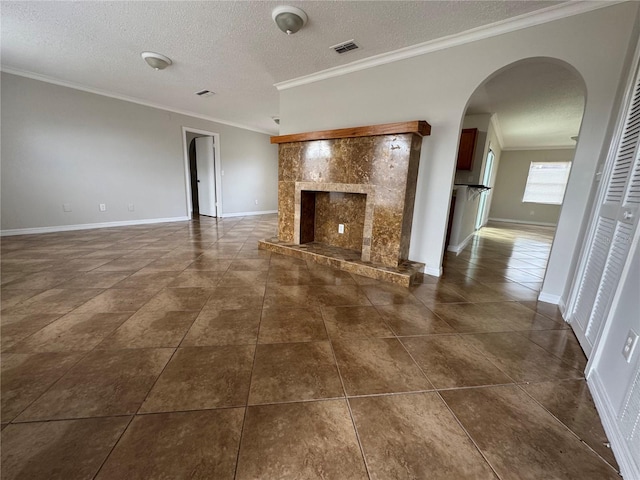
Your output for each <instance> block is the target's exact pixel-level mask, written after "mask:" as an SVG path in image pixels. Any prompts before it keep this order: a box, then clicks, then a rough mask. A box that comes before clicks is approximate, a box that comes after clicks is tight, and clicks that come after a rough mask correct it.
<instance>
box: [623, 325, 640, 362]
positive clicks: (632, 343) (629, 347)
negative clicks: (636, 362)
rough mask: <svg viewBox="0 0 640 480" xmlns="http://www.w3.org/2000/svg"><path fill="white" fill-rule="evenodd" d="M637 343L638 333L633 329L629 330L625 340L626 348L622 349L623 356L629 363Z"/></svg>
mask: <svg viewBox="0 0 640 480" xmlns="http://www.w3.org/2000/svg"><path fill="white" fill-rule="evenodd" d="M636 343H638V334H637V333H636V332H634V331H633V330H629V334H628V335H627V338H626V339H625V341H624V348H623V349H622V356H623V357H624V359H625V360H626V361H627V363H629V362H630V361H631V356H632V355H633V350H634V349H635V348H636Z"/></svg>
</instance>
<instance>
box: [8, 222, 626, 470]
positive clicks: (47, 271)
mask: <svg viewBox="0 0 640 480" xmlns="http://www.w3.org/2000/svg"><path fill="white" fill-rule="evenodd" d="M276 223H277V222H276V216H275V215H268V216H256V217H243V218H228V219H222V220H217V221H216V220H215V219H206V218H201V219H200V221H190V222H180V223H171V224H157V225H144V226H134V227H122V228H109V229H101V230H86V231H76V232H65V233H54V234H44V235H31V236H20V237H5V238H3V239H2V332H1V333H2V392H1V393H2V417H1V418H2V474H1V475H2V479H7V480H8V479H16V478H29V479H55V478H59V479H66V480H68V479H81V478H82V479H84V478H88V479H91V478H98V479H122V478H127V479H135V478H172V479H176V478H211V479H213V478H215V479H226V478H228V479H234V478H235V479H256V478H260V479H285V478H291V479H307V478H325V479H332V478H335V479H350V480H351V479H358V478H363V479H366V478H371V479H374V478H375V479H390V478H429V479H447V480H448V479H466V478H468V479H480V478H483V479H484V478H487V479H496V478H500V479H503V480H510V479H514V478H518V479H532V480H539V479H542V478H544V479H562V480H565V479H594V480H595V479H598V480H600V479H616V478H619V477H618V475H617V472H616V469H617V464H616V462H615V459H614V457H613V455H612V452H611V451H610V450H609V449H608V448H607V447H606V446H605V443H606V442H607V440H606V438H605V434H604V432H603V430H602V427H601V425H600V420H599V418H598V415H597V413H596V411H595V408H594V406H593V402H592V400H591V397H590V394H589V392H588V388H587V386H586V383H585V380H584V378H583V373H582V372H583V371H584V368H585V365H586V359H585V357H584V354H583V353H582V350H581V349H580V347H579V345H578V343H577V341H576V339H575V337H574V336H573V334H572V332H571V330H570V329H569V328H568V326H567V324H566V323H564V322H563V320H562V318H561V316H560V314H559V313H558V311H557V309H556V307H555V306H553V305H549V304H541V303H537V302H536V297H537V291H538V290H539V288H540V285H541V281H542V277H543V274H544V268H545V265H546V259H547V256H548V253H549V248H550V245H551V241H552V237H553V231H552V230H551V229H548V228H539V227H523V226H515V225H508V224H494V225H490V226H489V227H487V228H484V229H482V230H481V231H480V232H479V233H478V234H477V236H476V238H475V239H474V241H473V243H472V244H471V245H470V246H469V247H467V249H465V251H463V252H462V254H461V255H459V256H457V257H456V256H454V255H447V257H446V261H445V274H444V275H443V277H442V278H440V279H438V278H435V277H429V276H424V278H423V280H422V283H421V284H419V285H415V286H413V287H411V288H410V289H405V288H401V287H398V286H395V285H391V284H385V283H380V282H377V281H374V280H370V279H367V278H364V277H358V276H354V275H351V274H348V273H345V272H341V271H336V270H332V269H330V268H327V267H322V266H318V265H315V264H307V263H304V262H303V261H301V260H297V259H294V258H290V257H284V256H280V255H276V254H272V253H270V252H265V251H260V250H258V249H257V247H256V245H257V241H258V240H259V239H262V238H265V237H268V236H272V235H273V232H274V231H275V229H276Z"/></svg>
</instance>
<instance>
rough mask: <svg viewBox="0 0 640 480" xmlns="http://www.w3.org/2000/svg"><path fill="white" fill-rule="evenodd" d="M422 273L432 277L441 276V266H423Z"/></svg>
mask: <svg viewBox="0 0 640 480" xmlns="http://www.w3.org/2000/svg"><path fill="white" fill-rule="evenodd" d="M424 273H426V274H427V275H431V276H432V277H441V276H442V267H438V268H433V267H426V266H425V267H424Z"/></svg>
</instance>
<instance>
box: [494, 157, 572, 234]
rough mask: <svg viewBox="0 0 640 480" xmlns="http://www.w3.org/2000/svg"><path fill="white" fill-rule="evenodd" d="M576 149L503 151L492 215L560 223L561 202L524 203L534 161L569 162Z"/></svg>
mask: <svg viewBox="0 0 640 480" xmlns="http://www.w3.org/2000/svg"><path fill="white" fill-rule="evenodd" d="M574 152H575V150H574V149H556V150H509V151H504V152H502V162H501V163H500V167H499V169H498V174H497V177H496V184H495V188H494V190H493V203H492V204H491V212H490V214H489V217H490V218H491V219H499V220H509V221H513V222H520V223H534V224H535V223H539V224H543V225H553V226H555V225H556V224H557V223H558V218H559V217H560V209H561V206H560V205H546V204H542V203H523V202H522V197H523V195H524V189H525V187H526V185H527V177H528V176H529V167H530V165H531V162H570V161H572V160H573V154H574Z"/></svg>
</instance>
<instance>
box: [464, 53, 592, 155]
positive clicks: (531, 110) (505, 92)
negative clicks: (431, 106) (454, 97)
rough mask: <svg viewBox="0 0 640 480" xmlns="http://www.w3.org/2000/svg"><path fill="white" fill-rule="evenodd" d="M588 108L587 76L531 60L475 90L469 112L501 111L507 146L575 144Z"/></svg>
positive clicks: (504, 144)
mask: <svg viewBox="0 0 640 480" xmlns="http://www.w3.org/2000/svg"><path fill="white" fill-rule="evenodd" d="M583 111H584V84H583V82H582V79H581V78H579V77H578V76H577V74H575V73H574V72H572V71H570V70H568V69H567V68H566V67H564V66H563V65H561V64H559V63H556V62H550V61H542V60H530V61H526V62H522V63H520V64H517V65H515V66H513V67H511V68H509V69H508V70H505V71H503V72H501V73H499V74H497V75H496V76H494V77H493V78H491V79H490V80H489V81H487V82H486V83H485V84H484V85H482V86H480V87H479V88H478V89H477V90H476V91H475V92H474V94H473V95H472V97H471V99H470V100H469V105H468V107H467V114H475V113H495V114H497V119H498V123H499V128H500V130H501V132H502V140H503V147H504V148H506V149H508V148H511V149H516V148H519V149H521V148H527V147H530V148H544V147H574V146H575V145H576V142H575V141H574V140H572V139H571V137H573V136H575V135H578V132H579V130H580V122H581V121H582V113H583Z"/></svg>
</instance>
